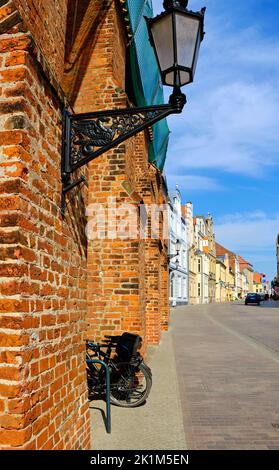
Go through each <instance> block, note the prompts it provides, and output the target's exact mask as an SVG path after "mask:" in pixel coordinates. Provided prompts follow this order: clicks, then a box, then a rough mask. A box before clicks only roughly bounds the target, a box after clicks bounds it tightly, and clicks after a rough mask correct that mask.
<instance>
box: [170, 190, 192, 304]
mask: <svg viewBox="0 0 279 470" xmlns="http://www.w3.org/2000/svg"><path fill="white" fill-rule="evenodd" d="M169 233H170V234H169V239H170V242H169V255H170V261H169V271H170V272H169V274H170V305H171V306H173V307H174V306H176V305H183V304H187V303H188V244H187V231H186V223H185V219H184V217H183V216H182V209H181V195H180V191H179V189H178V188H176V190H175V191H173V192H170V194H169ZM177 242H179V244H180V250H179V254H178V256H173V255H176V253H177V251H176V244H177Z"/></svg>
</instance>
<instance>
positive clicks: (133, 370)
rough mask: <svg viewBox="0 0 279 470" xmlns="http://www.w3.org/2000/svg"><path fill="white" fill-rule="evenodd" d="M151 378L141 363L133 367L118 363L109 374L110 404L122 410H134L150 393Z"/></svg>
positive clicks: (146, 368) (126, 363) (128, 364)
mask: <svg viewBox="0 0 279 470" xmlns="http://www.w3.org/2000/svg"><path fill="white" fill-rule="evenodd" d="M151 386H152V376H151V373H150V371H149V369H148V367H147V366H146V365H145V364H144V362H142V363H141V364H140V365H138V366H134V365H132V364H130V363H129V362H120V363H118V364H117V365H116V370H114V371H112V373H111V395H110V400H111V403H112V404H114V405H117V406H121V407H123V408H134V407H136V406H140V405H141V404H142V403H144V402H145V401H146V399H147V397H148V395H149V393H150V390H151Z"/></svg>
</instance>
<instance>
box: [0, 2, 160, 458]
mask: <svg viewBox="0 0 279 470" xmlns="http://www.w3.org/2000/svg"><path fill="white" fill-rule="evenodd" d="M66 3H67V2H66V1H65V0H59V1H54V0H53V1H52V0H49V1H45V2H35V1H34V0H22V1H21V0H16V1H15V2H12V1H7V2H3V1H2V2H0V5H1V7H0V31H1V33H3V36H2V37H1V40H0V92H1V101H0V125H1V131H0V199H1V205H0V250H1V262H0V275H1V281H0V296H1V300H0V446H1V447H2V448H20V449H23V448H25V449H26V448H35V449H56V448H58V449H70V448H71V449H78V448H82V449H86V448H89V439H90V431H89V412H88V401H87V391H86V376H85V364H84V362H85V361H84V338H85V335H86V336H87V335H88V336H89V335H90V336H91V335H92V336H93V337H96V338H100V337H103V335H104V334H105V333H114V334H118V333H121V332H122V331H125V330H129V331H134V332H138V333H140V334H141V335H143V337H144V339H145V344H146V343H152V344H157V343H158V342H159V341H160V332H161V328H162V327H163V328H164V329H165V328H167V324H168V302H167V300H166V299H162V292H166V290H167V276H168V273H167V266H166V259H167V258H166V253H167V247H166V246H165V244H164V241H163V240H162V239H160V240H151V239H147V240H140V239H138V238H136V239H129V238H128V239H127V238H124V239H121V237H120V238H118V239H108V238H106V239H101V240H100V239H99V240H92V241H89V243H88V244H87V240H86V233H85V230H86V222H87V220H86V216H85V208H86V206H87V203H88V204H89V205H90V204H92V203H93V204H94V203H102V204H107V201H108V198H109V197H113V198H115V200H116V202H117V211H116V212H117V213H118V211H119V210H120V209H119V208H120V207H121V204H123V203H129V204H131V205H132V206H133V207H134V208H135V211H138V210H139V204H140V202H142V201H143V202H144V203H145V204H151V203H158V204H162V203H163V202H165V195H164V193H163V190H162V177H161V175H160V173H159V172H158V170H156V169H155V168H154V167H153V165H150V164H149V163H148V153H147V138H146V135H145V134H144V133H142V134H140V135H139V136H137V137H135V138H132V139H129V141H127V142H125V144H124V145H121V146H120V147H118V148H116V149H114V150H112V151H111V152H109V153H108V154H106V155H102V156H101V157H98V158H97V159H96V160H94V161H93V162H92V163H91V164H89V165H88V169H86V168H82V170H81V172H82V173H84V174H85V175H87V177H88V183H89V188H88V193H87V192H86V191H85V189H84V188H82V189H77V190H74V191H72V192H71V194H70V195H69V196H68V197H67V210H66V218H65V219H64V220H63V219H62V218H61V214H60V203H61V178H60V159H61V154H60V150H61V149H60V147H61V145H60V143H61V110H62V107H63V101H64V99H65V100H66V101H68V102H69V103H70V104H71V106H72V107H73V109H74V111H75V112H82V111H90V110H92V111H93V110H96V109H110V108H119V107H126V106H127V97H126V94H125V47H126V34H125V30H124V27H123V20H122V16H121V13H120V9H119V2H118V1H113V2H110V1H109V0H84V1H83V2H82V3H80V2H79V3H80V8H79V9H78V11H77V12H76V13H77V14H76V15H74V18H75V22H73V13H74V12H73V6H74V3H75V2H69V4H68V10H67V12H66V6H67V5H66ZM16 6H17V8H18V9H16ZM57 9H59V13H58V14H57ZM62 51H64V52H63V53H62ZM63 55H64V56H65V67H64V59H63ZM61 64H63V67H64V73H63V67H62V65H61ZM62 75H63V78H62ZM62 89H63V90H64V92H65V96H64V94H63V92H62ZM87 194H88V196H87ZM73 195H75V196H74V197H71V196H73ZM117 215H118V216H120V214H119V213H118V214H117ZM90 221H91V220H90V215H89V217H88V222H89V224H90ZM135 223H136V225H138V224H139V221H136V222H135ZM87 323H89V331H88V332H86V328H87Z"/></svg>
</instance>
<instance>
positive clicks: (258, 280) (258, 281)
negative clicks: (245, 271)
mask: <svg viewBox="0 0 279 470" xmlns="http://www.w3.org/2000/svg"><path fill="white" fill-rule="evenodd" d="M253 279H254V283H255V284H261V282H262V275H261V274H260V273H257V272H256V273H254V278H253Z"/></svg>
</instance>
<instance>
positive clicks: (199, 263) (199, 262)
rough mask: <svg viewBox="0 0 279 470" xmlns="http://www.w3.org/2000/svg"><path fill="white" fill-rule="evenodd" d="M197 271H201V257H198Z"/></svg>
mask: <svg viewBox="0 0 279 470" xmlns="http://www.w3.org/2000/svg"><path fill="white" fill-rule="evenodd" d="M198 272H199V273H200V272H201V259H200V258H199V259H198Z"/></svg>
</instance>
